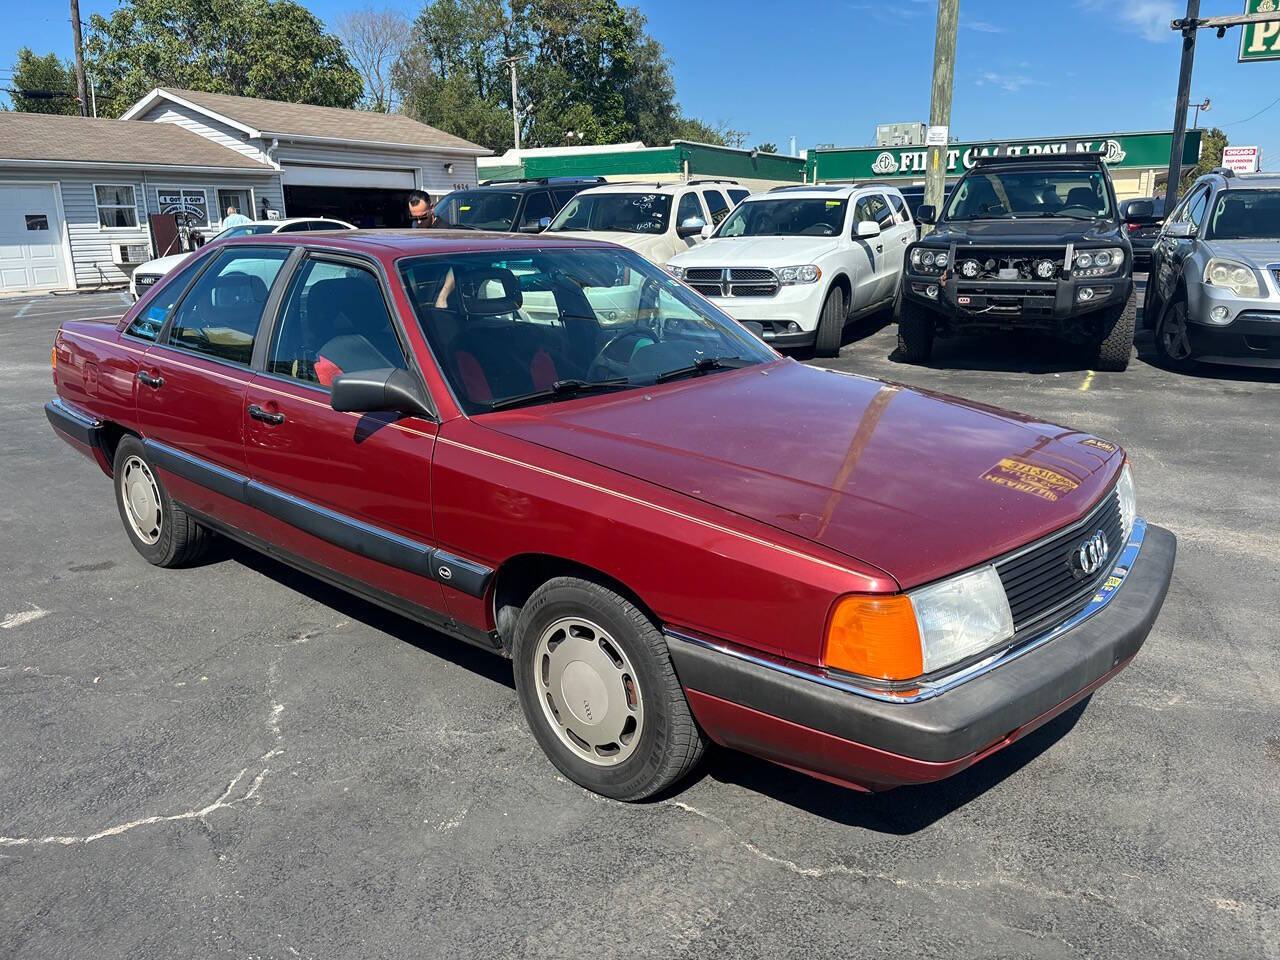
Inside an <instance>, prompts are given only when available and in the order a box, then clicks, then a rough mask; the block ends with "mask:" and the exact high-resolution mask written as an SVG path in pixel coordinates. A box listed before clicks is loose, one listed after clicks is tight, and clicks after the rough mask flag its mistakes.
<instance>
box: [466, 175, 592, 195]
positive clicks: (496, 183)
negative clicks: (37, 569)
mask: <svg viewBox="0 0 1280 960" xmlns="http://www.w3.org/2000/svg"><path fill="white" fill-rule="evenodd" d="M604 182H605V181H604V178H603V177H538V178H536V179H527V178H522V179H510V180H504V179H498V180H486V181H485V182H484V183H480V184H477V185H476V186H474V187H462V188H460V189H458V190H452V191H450V193H470V192H471V191H472V190H500V191H501V192H503V193H528V192H530V191H532V190H546V189H547V188H548V187H581V186H591V185H592V184H598V183H604ZM448 195H449V194H445V196H448Z"/></svg>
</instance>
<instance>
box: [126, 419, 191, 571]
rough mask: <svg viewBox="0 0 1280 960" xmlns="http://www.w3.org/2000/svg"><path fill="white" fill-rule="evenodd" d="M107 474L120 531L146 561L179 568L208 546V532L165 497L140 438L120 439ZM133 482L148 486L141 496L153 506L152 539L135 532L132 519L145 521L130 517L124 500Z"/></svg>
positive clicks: (164, 490)
mask: <svg viewBox="0 0 1280 960" xmlns="http://www.w3.org/2000/svg"><path fill="white" fill-rule="evenodd" d="M111 476H112V484H113V485H114V487H115V491H116V509H117V510H119V511H120V522H121V523H122V524H123V525H124V532H125V533H126V534H127V535H128V537H129V542H130V543H132V544H133V548H134V549H135V550H137V551H138V553H140V554H141V555H142V558H143V559H144V560H146V561H147V563H151V564H154V565H155V566H157V567H179V566H182V565H183V564H187V563H191V562H192V561H193V560H196V559H198V558H199V557H200V555H201V554H202V553H204V551H205V550H206V549H207V548H208V545H209V538H210V536H211V534H210V533H209V531H207V530H206V529H205V528H204V527H202V526H200V524H198V523H196V521H195V520H193V519H191V517H190V516H189V515H188V514H187V512H186V511H185V510H183V509H182V507H181V506H179V505H178V504H176V503H174V502H173V500H172V499H171V498H170V497H169V492H168V491H167V490H166V489H165V488H164V484H163V483H161V482H160V478H159V476H157V475H156V472H155V468H154V467H153V466H152V465H151V463H150V461H149V460H148V459H147V454H146V449H145V448H144V447H143V446H142V441H141V440H139V439H138V438H137V437H132V436H127V437H123V438H121V440H120V443H119V445H117V447H116V455H115V462H114V464H113V467H112V472H111ZM135 478H136V479H135ZM134 482H137V483H138V484H140V485H143V486H146V487H149V488H150V491H151V492H150V493H149V494H143V495H142V497H143V499H145V500H146V502H147V503H148V504H154V506H155V508H156V510H155V523H156V526H157V527H158V530H157V531H156V536H155V539H154V540H151V539H149V538H148V537H144V536H143V535H142V533H140V532H139V527H137V526H135V522H137V523H141V524H142V525H145V523H144V522H142V521H135V519H134V518H133V517H131V512H132V511H131V508H130V506H129V504H128V503H126V501H125V487H126V486H127V485H131V484H132V483H134ZM146 532H147V533H150V532H152V531H151V530H148V531H146Z"/></svg>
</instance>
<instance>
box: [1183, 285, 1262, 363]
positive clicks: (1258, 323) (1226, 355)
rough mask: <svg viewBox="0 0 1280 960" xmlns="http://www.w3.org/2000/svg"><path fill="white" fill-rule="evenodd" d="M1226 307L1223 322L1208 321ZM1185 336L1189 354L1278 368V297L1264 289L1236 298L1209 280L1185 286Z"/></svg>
mask: <svg viewBox="0 0 1280 960" xmlns="http://www.w3.org/2000/svg"><path fill="white" fill-rule="evenodd" d="M1215 307H1225V308H1226V310H1227V321H1226V323H1211V322H1209V312H1210V311H1211V310H1213V308H1215ZM1187 320H1188V321H1189V322H1188V324H1187V335H1188V336H1189V338H1190V340H1191V355H1192V356H1193V357H1195V358H1196V359H1197V360H1203V361H1205V362H1206V363H1228V364H1237V365H1241V366H1257V367H1280V300H1277V299H1276V297H1275V295H1273V294H1272V293H1271V291H1270V290H1269V289H1267V288H1265V287H1264V288H1263V296H1261V297H1237V296H1236V295H1235V294H1234V293H1233V292H1232V291H1230V290H1228V289H1226V288H1225V287H1216V286H1214V285H1213V284H1209V283H1197V284H1188V285H1187Z"/></svg>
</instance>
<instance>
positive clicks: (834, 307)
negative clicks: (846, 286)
mask: <svg viewBox="0 0 1280 960" xmlns="http://www.w3.org/2000/svg"><path fill="white" fill-rule="evenodd" d="M848 319H849V314H848V311H847V310H846V309H845V305H844V290H843V289H841V288H840V287H832V288H831V291H830V292H829V293H828V294H827V299H826V300H825V301H823V304H822V315H821V316H820V317H819V318H818V332H817V333H816V334H815V335H814V340H813V352H814V353H816V354H817V355H818V356H820V357H837V356H839V355H840V342H841V341H842V340H843V339H844V325H845V321H847V320H848Z"/></svg>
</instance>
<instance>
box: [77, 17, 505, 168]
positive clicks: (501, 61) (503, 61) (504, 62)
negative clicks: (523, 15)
mask: <svg viewBox="0 0 1280 960" xmlns="http://www.w3.org/2000/svg"><path fill="white" fill-rule="evenodd" d="M73 2H74V0H73ZM519 59H520V58H519V57H507V59H505V60H503V61H501V62H502V63H505V64H506V65H507V67H509V68H510V70H511V137H512V141H513V142H514V143H515V145H516V149H517V150H519V149H520V104H519V102H518V101H517V99H516V97H517V96H518V93H519V86H518V85H517V83H516V61H518V60H519Z"/></svg>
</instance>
